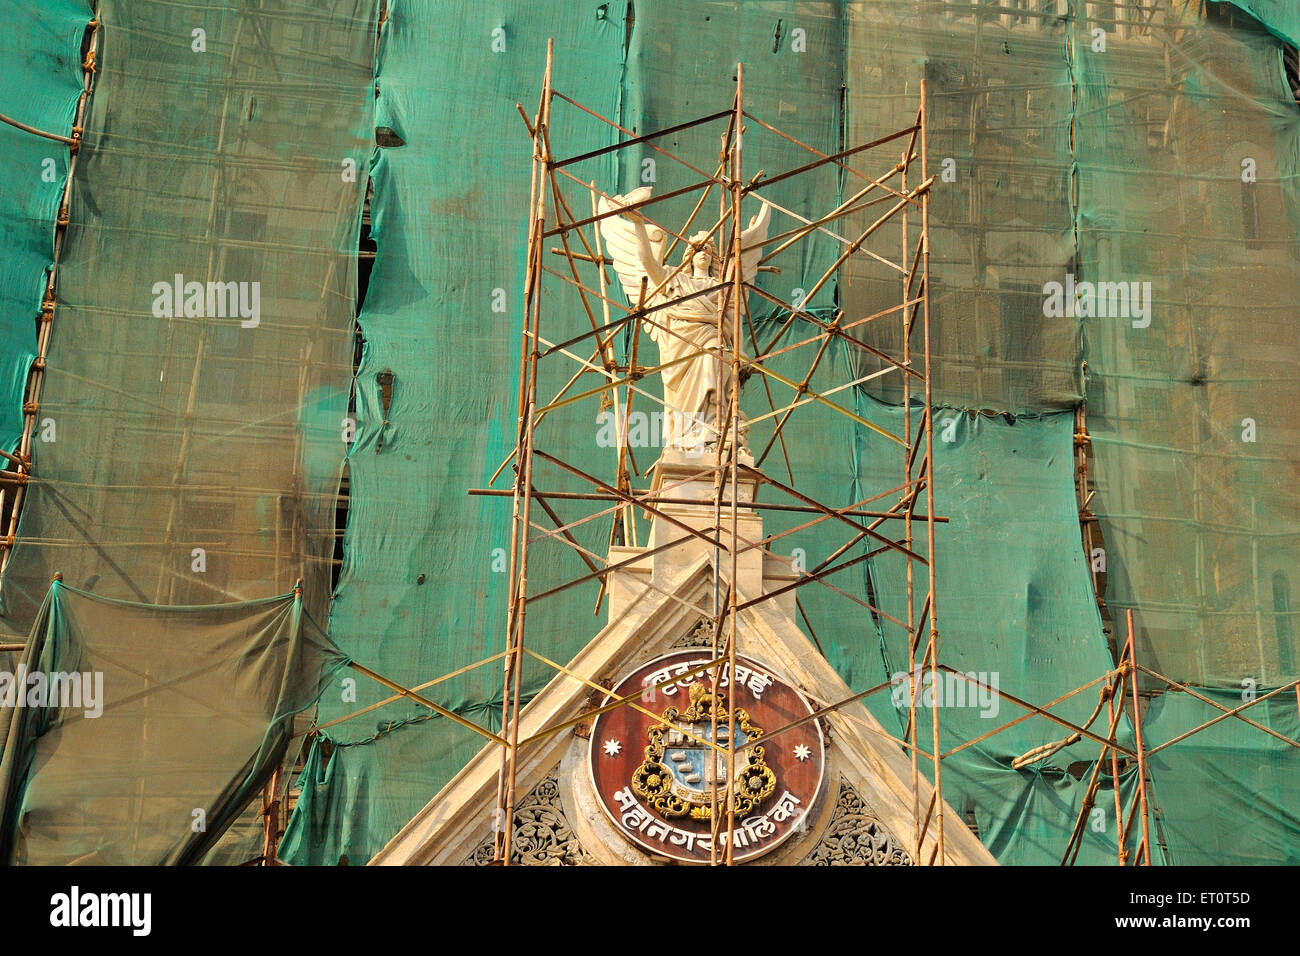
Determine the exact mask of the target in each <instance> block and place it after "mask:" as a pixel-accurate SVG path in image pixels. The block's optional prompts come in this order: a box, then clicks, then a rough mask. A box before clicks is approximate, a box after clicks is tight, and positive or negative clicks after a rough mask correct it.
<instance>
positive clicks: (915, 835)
mask: <svg viewBox="0 0 1300 956" xmlns="http://www.w3.org/2000/svg"><path fill="white" fill-rule="evenodd" d="M901 167H902V168H901V169H900V170H899V174H900V176H901V180H900V181H901V184H902V185H901V189H902V191H903V194H904V195H906V194H907V171H908V169H909V168H911V144H910V142H909V144H908V148H907V150H906V151H905V152H904V153H903V157H902V163H901ZM907 212H908V210H907V206H906V205H904V206H903V209H902V213H903V245H902V258H901V260H900V264H901V265H902V266H903V308H902V311H901V321H902V337H903V365H904V366H905V367H910V362H911V355H912V335H911V328H912V325H911V323H910V322H909V321H908V319H909V311H910V312H911V313H912V314H915V312H916V307H915V306H913V307H912V308H911V310H909V309H908V307H907V300H908V297H909V295H910V293H911V282H910V281H909V280H910V279H911V273H910V269H911V263H912V261H913V260H912V256H910V255H909V253H910V252H911V250H910V249H908V247H907ZM902 378H903V437H904V438H906V439H907V444H908V447H907V450H906V451H905V452H904V454H903V480H904V482H905V486H904V490H903V494H904V496H907V495H910V494H914V493H915V489H914V488H913V487H912V483H911V482H912V468H913V464H914V463H915V462H916V460H917V459H916V456H915V455H913V454H912V453H911V452H912V445H913V441H914V439H913V438H912V376H910V375H907V374H906V373H905V374H904V375H903V376H902ZM920 436H921V433H920V431H919V430H918V431H917V436H916V438H915V441H916V442H919V441H920V440H921V437H920ZM914 510H915V509H914V508H913V507H912V503H911V502H910V501H909V502H908V507H907V510H906V511H905V512H904V514H903V538H904V541H905V543H906V547H907V550H908V551H911V550H912V545H913V532H912V513H913V511H914ZM904 561H905V565H904V566H905V569H906V574H907V682H908V688H909V690H910V691H911V693H910V694H909V696H908V705H907V732H908V741H909V742H910V743H911V745H912V748H911V761H912V844H913V846H914V847H915V849H914V851H913V856H912V858H913V859H914V860H918V861H919V860H920V859H921V768H920V763H919V758H918V757H917V744H918V743H919V740H918V737H917V729H916V698H917V694H918V693H919V691H920V687H919V686H917V685H918V681H917V680H916V669H917V667H916V650H917V645H918V644H919V643H920V635H919V634H917V631H916V580H915V577H916V566H915V565H914V564H913V563H912V559H911V557H908V558H905V559H904Z"/></svg>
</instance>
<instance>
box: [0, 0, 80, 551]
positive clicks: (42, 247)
mask: <svg viewBox="0 0 1300 956" xmlns="http://www.w3.org/2000/svg"><path fill="white" fill-rule="evenodd" d="M4 6H5V10H4V13H5V22H6V23H8V24H9V26H10V28H9V30H7V31H5V33H4V36H3V37H2V38H0V113H3V114H4V115H5V116H8V117H9V118H10V119H13V120H16V121H17V122H20V123H24V124H26V125H28V126H31V127H34V128H36V129H39V130H43V131H45V132H49V133H56V134H58V135H60V136H70V135H71V133H72V122H73V117H74V115H75V113H76V106H77V97H78V96H79V95H80V94H81V82H82V81H81V76H82V74H81V61H80V57H79V54H80V51H81V37H82V34H83V32H84V31H85V27H86V21H87V20H89V19H90V9H89V5H88V4H86V3H84V2H79V0H51V2H46V3H35V4H31V3H6V4H5V5H4ZM67 178H68V147H67V146H66V145H64V144H63V143H59V142H56V141H54V140H51V139H46V138H44V137H40V136H36V135H33V134H32V133H28V132H26V131H24V130H19V129H16V128H15V127H13V126H10V125H8V124H0V209H3V210H4V215H3V216H2V217H0V243H2V244H3V248H4V250H5V252H4V256H3V257H2V258H0V316H2V317H3V318H0V341H2V342H3V345H2V346H0V447H3V448H4V450H5V451H13V450H14V449H15V448H16V446H17V444H18V438H19V436H20V435H21V434H22V430H23V416H22V405H23V390H24V387H25V386H26V384H27V369H28V367H29V366H30V364H31V361H32V359H33V358H34V357H35V353H36V336H35V334H34V331H35V324H34V320H35V319H36V317H37V315H38V314H39V313H40V311H41V298H42V296H43V294H44V292H45V284H46V278H47V270H48V269H49V267H50V265H51V264H52V262H53V259H54V221H55V218H56V216H57V215H58V211H59V202H60V200H61V198H62V196H63V189H64V185H65V184H66V182H67ZM8 495H9V496H12V495H13V489H12V488H11V489H9V491H8ZM6 530H7V529H6Z"/></svg>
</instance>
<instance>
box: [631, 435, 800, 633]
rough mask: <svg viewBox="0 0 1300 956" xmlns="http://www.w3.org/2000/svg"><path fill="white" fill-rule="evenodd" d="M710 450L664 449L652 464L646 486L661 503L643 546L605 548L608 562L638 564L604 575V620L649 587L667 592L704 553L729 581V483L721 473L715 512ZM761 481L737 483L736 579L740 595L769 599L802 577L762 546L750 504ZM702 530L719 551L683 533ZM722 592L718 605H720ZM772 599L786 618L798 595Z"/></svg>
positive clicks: (757, 518)
mask: <svg viewBox="0 0 1300 956" xmlns="http://www.w3.org/2000/svg"><path fill="white" fill-rule="evenodd" d="M713 462H714V458H713V454H712V452H709V453H706V454H703V455H688V454H685V453H683V452H680V451H676V450H674V449H669V450H667V451H665V452H664V454H663V456H662V457H660V459H659V461H658V463H657V464H656V465H655V467H654V471H653V472H652V479H651V485H650V487H651V489H652V490H653V491H654V492H655V494H657V495H660V496H661V498H662V500H660V501H657V502H655V503H654V506H655V510H656V511H657V512H659V513H658V514H650V515H648V517H649V518H650V538H649V540H648V542H647V543H646V546H645V547H643V548H633V547H621V546H614V547H612V548H610V551H609V560H610V563H611V564H617V563H619V562H622V561H628V560H630V559H635V558H637V556H638V555H644V556H645V557H643V558H642V559H641V560H638V561H635V562H634V563H633V564H630V565H628V566H627V567H625V568H621V569H620V570H618V571H615V572H613V573H611V574H610V576H609V582H608V586H609V620H610V621H613V620H615V619H616V618H618V617H619V615H621V614H622V613H623V611H624V610H625V609H626V607H627V606H628V604H629V603H630V602H631V601H632V600H634V599H635V598H636V597H637V596H638V595H640V594H641V593H642V592H643V591H644V590H645V587H646V585H647V584H653V585H655V586H656V587H664V586H665V585H666V584H667V582H668V581H670V580H673V579H675V578H676V577H677V576H678V575H679V574H680V572H681V571H682V569H683V568H686V567H688V566H690V565H691V564H693V563H694V562H696V561H698V560H699V559H700V558H701V557H703V556H708V557H710V558H711V559H713V560H714V561H716V562H717V564H718V567H719V568H720V569H722V570H723V571H725V572H726V573H727V575H728V576H730V573H731V555H730V553H729V552H728V550H727V549H728V548H729V547H730V546H731V540H732V537H731V532H732V509H731V482H730V477H729V476H728V475H727V473H726V472H725V471H724V472H723V473H722V474H721V475H720V476H719V478H720V480H721V481H722V482H723V488H722V502H723V504H722V508H721V509H720V511H719V510H715V506H714V477H715V473H714V471H713V468H712V466H713ZM762 483H763V480H762V478H761V477H755V476H753V475H752V474H749V475H745V476H743V477H741V479H740V480H739V481H738V482H737V490H738V492H739V494H738V497H737V505H738V507H737V508H736V516H735V531H736V537H737V541H736V547H737V557H736V582H737V585H738V586H739V590H740V591H741V593H744V594H749V595H754V596H758V595H762V594H768V593H770V592H772V591H775V590H778V589H780V588H782V587H785V586H787V585H789V584H791V583H792V582H794V581H796V580H798V577H799V575H798V574H797V573H795V572H794V571H793V570H791V568H790V565H789V564H788V563H786V562H784V561H782V560H780V559H779V558H778V557H776V556H775V555H774V554H772V553H770V552H769V551H768V550H767V549H766V548H764V547H762V546H761V545H760V542H761V541H762V540H763V519H762V517H761V516H760V515H759V514H758V512H757V511H756V510H755V509H754V508H753V507H752V504H753V502H755V501H756V500H757V499H758V489H759V486H760V485H761V484H762ZM688 528H689V529H691V530H694V531H698V532H700V533H701V534H702V535H703V536H704V538H709V539H712V540H716V541H717V542H718V543H719V546H715V545H713V544H711V543H710V542H709V541H706V540H704V539H703V538H700V537H697V536H696V535H693V534H691V531H689V530H687V529H688ZM670 542H676V543H674V544H673V545H672V546H671V547H668V548H665V549H664V550H662V551H659V552H656V553H651V552H654V549H655V548H657V547H660V546H661V545H665V544H669V543H670ZM725 596H726V595H725V593H724V594H722V595H720V596H719V600H725ZM773 601H774V602H775V603H776V604H777V606H778V607H780V608H781V610H782V611H784V612H785V613H786V614H787V615H789V616H790V617H791V618H793V617H795V614H796V609H795V591H794V589H793V588H792V589H791V590H789V591H787V592H785V593H784V594H781V595H778V596H777V597H775V598H773Z"/></svg>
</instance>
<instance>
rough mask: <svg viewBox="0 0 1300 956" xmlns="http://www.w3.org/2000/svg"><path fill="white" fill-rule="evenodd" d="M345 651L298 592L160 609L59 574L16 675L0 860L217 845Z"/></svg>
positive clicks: (97, 857)
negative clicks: (74, 583)
mask: <svg viewBox="0 0 1300 956" xmlns="http://www.w3.org/2000/svg"><path fill="white" fill-rule="evenodd" d="M344 664H346V659H345V658H344V657H343V655H342V654H340V653H339V652H338V649H337V648H335V647H334V646H333V644H331V643H330V642H329V640H328V639H327V638H326V637H325V636H324V634H323V633H321V631H320V629H319V628H317V627H316V625H315V624H314V623H313V622H312V621H311V620H310V618H308V617H307V616H306V615H305V614H304V612H303V607H302V603H301V601H299V600H298V599H296V598H295V597H294V595H292V594H290V595H284V596H282V597H277V598H272V599H268V600H262V601H250V602H246V603H242V604H222V605H215V606H207V607H168V608H160V607H155V606H151V605H142V604H134V603H128V602H124V601H111V600H106V599H104V598H100V597H96V596H95V595H92V594H88V593H86V592H84V591H79V590H77V589H75V588H70V587H66V586H64V585H62V584H59V583H57V582H56V583H55V584H54V585H53V586H52V587H51V588H50V593H49V597H48V599H47V601H46V602H45V604H44V605H42V608H41V614H40V616H39V617H38V619H37V622H36V624H35V626H34V628H33V630H32V634H31V637H30V639H29V642H28V646H27V652H26V654H25V655H24V658H23V664H22V666H23V668H24V670H25V672H26V675H27V676H24V674H23V672H22V671H19V672H15V673H13V674H6V675H5V677H6V680H5V686H4V688H3V692H4V694H5V695H6V696H5V698H4V700H5V710H4V717H5V724H4V727H5V730H6V733H5V739H4V752H3V753H4V756H3V759H2V760H0V827H2V829H0V859H3V860H4V861H5V862H6V863H25V864H34V865H59V864H69V863H77V864H108V865H118V864H159V863H168V864H184V863H192V862H196V861H198V860H200V859H202V857H203V855H204V854H205V852H206V851H207V850H208V849H209V848H210V847H211V846H212V845H213V844H214V843H216V841H217V838H218V837H219V836H220V835H221V834H222V832H223V831H224V830H225V828H226V826H227V825H228V824H229V823H230V822H231V821H232V820H233V819H234V818H235V817H236V816H237V815H238V814H239V812H240V810H241V809H242V808H243V806H244V805H245V804H246V803H247V802H248V801H249V799H250V798H251V797H252V796H253V795H254V794H256V793H257V792H258V790H259V789H260V788H261V787H262V785H263V784H264V783H265V782H266V780H267V779H268V778H269V777H270V775H271V773H272V772H273V771H274V770H275V768H276V767H277V766H278V765H279V764H280V762H281V760H282V759H283V757H284V754H285V750H286V748H287V747H288V744H289V739H290V735H291V731H292V726H291V723H292V717H293V715H294V714H296V713H297V712H298V711H300V710H302V709H304V708H305V707H308V706H310V705H311V703H312V702H313V701H314V700H315V698H316V696H317V695H318V694H319V693H320V692H321V688H322V687H323V686H324V684H325V682H326V681H327V680H328V679H329V675H330V674H331V673H332V672H333V671H335V670H337V669H338V668H340V667H342V666H343V665H344ZM38 678H40V679H39V680H38ZM56 688H57V693H56ZM24 694H25V696H23V697H22V699H23V701H24V702H25V704H26V706H22V707H20V706H18V705H17V703H16V701H17V700H18V699H19V696H21V695H24ZM197 754H202V759H201V760H196V755H197Z"/></svg>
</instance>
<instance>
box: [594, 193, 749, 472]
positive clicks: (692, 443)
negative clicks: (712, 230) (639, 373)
mask: <svg viewBox="0 0 1300 956" xmlns="http://www.w3.org/2000/svg"><path fill="white" fill-rule="evenodd" d="M650 193H651V187H649V186H642V187H640V188H639V189H634V190H632V191H631V192H630V193H628V194H626V195H624V196H614V197H612V198H611V199H605V198H604V197H601V199H600V202H599V207H598V208H599V211H600V212H601V213H602V214H603V213H608V212H611V211H613V210H617V209H621V208H623V207H625V206H630V205H632V204H634V203H639V202H643V201H645V200H647V199H649V198H650ZM770 218H771V207H769V206H768V205H767V203H763V208H762V209H761V210H760V212H759V214H758V215H757V216H754V217H753V218H751V219H750V221H749V228H748V229H745V230H744V231H743V232H742V233H741V248H742V249H750V247H751V246H752V247H755V248H753V249H750V251H748V252H745V253H743V254H742V255H741V278H742V279H743V280H744V281H746V282H752V281H753V279H754V275H755V274H756V273H757V272H758V262H759V259H760V258H762V254H763V253H762V249H761V248H757V246H758V244H759V243H761V242H762V241H763V240H764V239H766V238H767V227H768V222H769V220H770ZM600 235H601V238H602V239H603V240H604V242H605V254H606V255H607V256H608V257H609V258H610V259H612V260H613V263H614V270H615V271H616V272H617V273H618V277H619V280H620V281H621V283H622V285H623V291H624V292H626V293H627V297H628V300H629V301H630V302H631V303H632V305H636V304H637V300H638V298H639V297H640V295H641V278H642V277H643V276H644V277H646V279H647V285H646V302H645V307H646V308H651V307H653V306H656V305H659V304H661V303H664V302H667V301H670V300H672V299H677V298H681V297H683V296H689V295H692V294H694V293H697V292H701V291H702V290H704V289H708V288H711V287H713V286H716V285H718V284H719V283H720V282H722V281H723V280H724V279H727V280H730V278H731V275H730V269H728V270H727V271H728V275H727V276H725V277H724V276H723V264H722V260H721V258H720V257H719V255H718V250H717V247H716V246H715V245H714V244H713V243H712V242H710V241H707V236H708V234H707V233H704V232H698V233H696V234H695V235H693V236H691V237H690V247H689V248H688V249H686V251H685V253H684V255H683V257H682V261H683V262H685V261H686V260H687V259H688V258H689V261H690V265H689V266H687V267H686V268H684V269H682V270H681V271H679V272H678V273H677V275H675V276H674V277H673V278H672V279H670V280H669V281H668V282H667V284H666V285H665V284H664V280H665V279H667V278H668V276H669V275H670V274H671V273H672V272H673V271H674V270H673V267H671V266H667V265H665V263H664V249H665V247H666V246H667V241H666V237H665V235H664V232H663V230H662V229H659V228H658V227H656V226H653V225H651V226H649V227H647V225H646V223H645V220H644V219H643V218H642V217H641V216H640V215H638V214H637V212H636V210H633V211H632V212H630V213H628V214H626V215H623V216H610V217H609V218H607V219H602V220H600ZM660 286H663V288H662V290H661V291H659V292H658V293H657V294H654V293H655V290H656V289H658V288H659V287H660ZM724 301H725V302H726V304H727V314H726V315H724V316H722V335H721V336H719V334H718V312H719V310H720V309H721V308H722V307H723V303H724ZM733 307H734V306H733V303H732V302H731V301H730V296H728V295H727V294H726V292H725V291H724V290H722V289H719V290H718V291H716V292H711V293H705V294H703V295H698V296H696V297H695V298H693V299H687V300H686V301H685V302H678V303H676V304H674V305H671V306H668V307H667V308H664V309H661V310H659V311H658V312H655V313H652V314H651V315H649V316H647V317H646V320H645V321H644V322H643V323H642V328H643V329H644V330H645V332H646V333H647V334H648V335H649V336H650V337H651V338H653V339H654V341H655V344H656V345H658V346H659V363H660V364H661V365H664V364H667V363H670V362H677V364H674V365H671V366H670V367H669V368H666V369H664V370H663V372H662V373H661V374H662V375H663V383H664V429H663V435H664V448H665V449H669V448H672V449H678V450H680V451H684V452H687V453H690V454H694V455H698V454H700V453H701V452H702V451H706V450H708V451H711V450H713V449H715V448H716V443H717V440H718V436H719V433H720V432H721V433H722V440H723V446H724V447H729V446H730V444H731V431H730V429H729V428H727V427H726V424H727V413H728V408H729V403H730V401H731V360H732V356H731V350H732V348H733V347H734V343H733V342H732V340H731V339H732V316H731V309H732V308H733ZM687 356H693V357H692V358H687ZM678 360H682V361H678ZM719 402H721V412H722V415H721V424H719V415H718V411H719ZM738 425H739V431H740V454H739V457H740V458H741V460H742V461H745V462H746V463H752V461H753V459H752V457H750V455H749V451H748V447H747V446H748V438H747V432H748V424H747V423H746V421H745V418H744V416H743V415H741V416H740V421H739V423H738Z"/></svg>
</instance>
